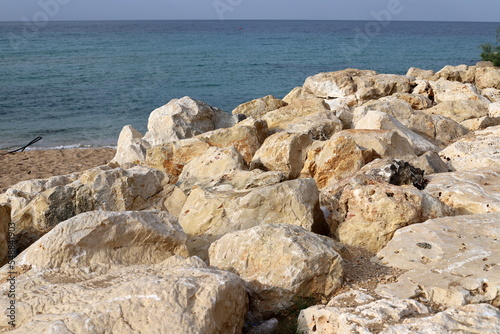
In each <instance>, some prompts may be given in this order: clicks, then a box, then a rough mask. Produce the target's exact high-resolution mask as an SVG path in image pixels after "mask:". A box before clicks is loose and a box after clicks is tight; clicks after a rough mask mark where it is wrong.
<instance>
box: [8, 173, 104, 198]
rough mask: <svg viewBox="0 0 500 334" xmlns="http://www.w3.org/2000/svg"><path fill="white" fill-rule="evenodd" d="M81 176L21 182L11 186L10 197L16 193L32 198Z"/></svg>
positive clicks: (77, 174)
mask: <svg viewBox="0 0 500 334" xmlns="http://www.w3.org/2000/svg"><path fill="white" fill-rule="evenodd" d="M98 168H101V169H106V168H107V167H105V166H103V167H98ZM81 174H82V172H80V173H73V174H68V175H56V176H52V177H49V178H47V179H34V180H26V181H21V182H19V183H17V184H15V185H13V186H12V187H11V188H10V189H12V190H14V191H13V192H11V193H12V195H14V193H17V194H18V195H19V196H22V197H25V198H29V197H30V196H33V194H38V193H41V192H44V191H45V190H47V189H50V188H55V187H57V186H65V185H67V184H70V183H71V182H74V181H76V180H77V179H78V177H79V176H80V175H81ZM7 192H8V191H7ZM9 196H10V195H9ZM14 196H16V195H14Z"/></svg>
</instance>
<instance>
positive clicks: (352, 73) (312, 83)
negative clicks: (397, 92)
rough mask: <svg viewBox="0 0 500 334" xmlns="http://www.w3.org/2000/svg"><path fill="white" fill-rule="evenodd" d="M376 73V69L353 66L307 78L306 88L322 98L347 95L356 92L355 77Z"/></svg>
mask: <svg viewBox="0 0 500 334" xmlns="http://www.w3.org/2000/svg"><path fill="white" fill-rule="evenodd" d="M376 74H377V72H375V71H369V70H357V69H352V68H348V69H345V70H342V71H337V72H327V73H319V74H316V75H314V76H311V77H308V78H307V79H306V81H305V83H304V89H305V90H306V91H309V92H311V93H313V94H314V95H315V96H317V97H321V98H335V97H345V96H348V95H352V94H355V93H356V91H357V84H356V83H355V82H354V78H356V77H372V76H375V75H376Z"/></svg>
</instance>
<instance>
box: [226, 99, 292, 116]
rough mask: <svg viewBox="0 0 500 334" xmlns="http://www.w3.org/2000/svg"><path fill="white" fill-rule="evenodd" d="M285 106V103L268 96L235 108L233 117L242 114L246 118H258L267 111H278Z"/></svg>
mask: <svg viewBox="0 0 500 334" xmlns="http://www.w3.org/2000/svg"><path fill="white" fill-rule="evenodd" d="M286 105H287V103H286V102H284V101H282V100H280V99H277V98H275V97H274V96H272V95H268V96H265V97H262V98H260V99H255V100H252V101H250V102H246V103H243V104H241V105H239V106H237V107H236V108H235V109H234V110H233V115H238V114H243V115H245V116H247V117H253V118H259V117H261V116H263V115H264V114H266V113H267V112H269V111H273V110H276V109H279V108H281V107H284V106H286Z"/></svg>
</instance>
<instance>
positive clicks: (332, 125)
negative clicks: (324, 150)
mask: <svg viewBox="0 0 500 334" xmlns="http://www.w3.org/2000/svg"><path fill="white" fill-rule="evenodd" d="M343 128H344V123H343V122H342V121H341V120H340V119H339V118H338V117H337V116H335V115H334V114H333V113H330V112H326V111H324V112H318V113H315V114H312V115H308V116H305V117H303V118H299V119H297V120H296V121H294V123H291V124H289V125H287V126H286V128H285V129H284V131H286V132H290V133H297V134H304V135H307V136H309V137H310V138H312V139H314V140H328V139H329V138H330V137H331V136H332V135H333V134H335V133H337V132H339V131H341V130H342V129H343Z"/></svg>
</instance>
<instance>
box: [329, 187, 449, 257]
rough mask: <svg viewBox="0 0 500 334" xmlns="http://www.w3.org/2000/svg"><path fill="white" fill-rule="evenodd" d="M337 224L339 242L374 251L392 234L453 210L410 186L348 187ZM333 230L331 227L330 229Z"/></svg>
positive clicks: (342, 198) (446, 214) (389, 238)
mask: <svg viewBox="0 0 500 334" xmlns="http://www.w3.org/2000/svg"><path fill="white" fill-rule="evenodd" d="M339 209H340V217H341V221H340V224H339V225H338V228H337V230H336V231H335V234H336V236H337V237H338V238H339V240H340V241H341V242H342V243H345V244H348V245H352V246H359V247H363V248H365V249H367V250H369V251H372V252H377V251H379V250H380V249H382V248H383V247H384V246H385V245H386V244H387V242H389V240H391V238H392V236H393V234H394V232H395V231H396V230H398V229H400V228H402V227H404V226H407V225H411V224H416V223H421V222H424V221H426V220H427V219H430V218H436V217H443V216H448V215H451V214H452V213H453V210H452V209H450V208H449V207H447V206H446V205H444V204H443V203H442V202H440V201H439V200H437V199H435V198H433V197H432V196H430V195H429V194H427V193H425V192H422V191H419V190H418V189H416V188H414V187H413V186H394V185H391V184H386V183H379V184H369V185H363V186H360V185H354V186H353V185H350V186H347V187H346V188H345V189H344V191H343V192H342V196H341V197H340V200H339ZM331 229H332V230H334V229H335V225H333V226H331Z"/></svg>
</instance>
